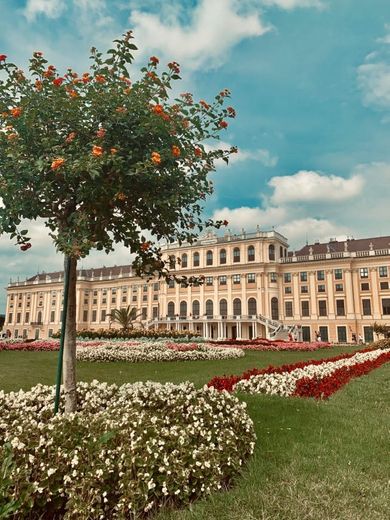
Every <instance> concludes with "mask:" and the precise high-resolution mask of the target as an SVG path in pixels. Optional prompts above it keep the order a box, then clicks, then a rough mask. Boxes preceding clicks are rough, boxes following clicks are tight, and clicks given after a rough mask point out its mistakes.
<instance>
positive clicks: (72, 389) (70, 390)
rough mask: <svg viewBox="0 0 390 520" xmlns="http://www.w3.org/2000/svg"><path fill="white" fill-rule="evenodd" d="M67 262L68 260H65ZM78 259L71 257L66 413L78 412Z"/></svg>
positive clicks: (66, 334)
mask: <svg viewBox="0 0 390 520" xmlns="http://www.w3.org/2000/svg"><path fill="white" fill-rule="evenodd" d="M65 262H66V258H65ZM76 268H77V259H76V258H73V257H71V259H70V270H69V292H68V306H67V317H66V327H65V344H64V371H63V384H64V391H65V413H71V412H75V411H76V406H77V392H76V281H77V273H76Z"/></svg>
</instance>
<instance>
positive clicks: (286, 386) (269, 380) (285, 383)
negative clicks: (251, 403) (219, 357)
mask: <svg viewBox="0 0 390 520" xmlns="http://www.w3.org/2000/svg"><path fill="white" fill-rule="evenodd" d="M387 350H390V349H387ZM383 352H384V350H383V349H377V350H372V351H370V352H358V353H357V354H355V355H354V356H352V357H350V358H346V359H340V360H338V361H329V362H324V363H321V364H320V365H307V366H305V367H303V368H296V369H295V370H292V371H291V372H282V373H281V374H280V373H271V374H262V375H258V376H252V377H250V378H249V379H242V380H241V381H239V382H238V383H237V384H236V385H235V386H234V390H237V391H240V392H247V393H250V394H271V395H280V396H284V397H287V396H291V395H293V394H294V392H295V388H296V383H297V381H298V380H299V379H302V378H304V377H308V378H313V377H318V378H323V377H326V376H329V375H331V374H332V373H333V372H334V371H335V370H337V369H339V368H342V367H346V366H354V365H357V364H359V363H363V362H364V361H372V360H374V359H376V358H378V357H379V356H380V355H382V354H383Z"/></svg>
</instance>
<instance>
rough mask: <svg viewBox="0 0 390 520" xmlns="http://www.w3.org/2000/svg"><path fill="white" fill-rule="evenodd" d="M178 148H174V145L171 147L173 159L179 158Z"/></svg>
mask: <svg viewBox="0 0 390 520" xmlns="http://www.w3.org/2000/svg"><path fill="white" fill-rule="evenodd" d="M180 153H181V152H180V148H179V147H178V146H176V145H175V144H174V145H173V146H172V155H173V156H174V157H180Z"/></svg>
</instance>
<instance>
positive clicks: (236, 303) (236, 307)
mask: <svg viewBox="0 0 390 520" xmlns="http://www.w3.org/2000/svg"><path fill="white" fill-rule="evenodd" d="M233 314H234V315H235V316H241V300H240V298H234V300H233Z"/></svg>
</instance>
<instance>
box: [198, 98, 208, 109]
mask: <svg viewBox="0 0 390 520" xmlns="http://www.w3.org/2000/svg"><path fill="white" fill-rule="evenodd" d="M199 105H202V107H203V108H205V109H206V110H208V109H209V108H210V105H209V104H208V103H206V101H205V100H204V99H201V100H200V101H199Z"/></svg>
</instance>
